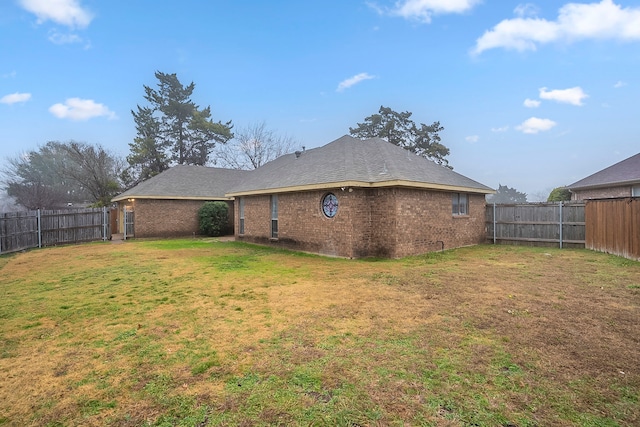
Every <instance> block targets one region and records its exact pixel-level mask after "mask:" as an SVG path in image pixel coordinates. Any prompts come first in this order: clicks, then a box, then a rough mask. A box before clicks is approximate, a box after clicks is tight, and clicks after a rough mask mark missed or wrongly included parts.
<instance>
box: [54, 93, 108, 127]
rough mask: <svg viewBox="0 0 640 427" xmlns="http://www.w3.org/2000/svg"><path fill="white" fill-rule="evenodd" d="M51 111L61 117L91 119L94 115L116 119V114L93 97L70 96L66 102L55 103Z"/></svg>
mask: <svg viewBox="0 0 640 427" xmlns="http://www.w3.org/2000/svg"><path fill="white" fill-rule="evenodd" d="M49 112H50V113H51V114H53V115H54V116H56V117H57V118H59V119H69V120H78V121H79V120H89V119H91V118H94V117H107V118H109V119H115V118H116V114H115V113H114V112H113V111H111V110H109V108H108V107H107V106H106V105H103V104H98V103H96V102H95V101H93V100H92V99H80V98H69V99H67V100H66V101H65V103H64V104H54V105H52V106H51V107H49Z"/></svg>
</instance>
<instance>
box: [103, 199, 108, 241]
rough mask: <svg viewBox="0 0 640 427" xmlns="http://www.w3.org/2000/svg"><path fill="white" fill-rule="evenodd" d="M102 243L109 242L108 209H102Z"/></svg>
mask: <svg viewBox="0 0 640 427" xmlns="http://www.w3.org/2000/svg"><path fill="white" fill-rule="evenodd" d="M102 241H103V242H106V241H107V207H106V206H103V207H102Z"/></svg>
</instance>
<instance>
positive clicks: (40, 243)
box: [38, 209, 42, 248]
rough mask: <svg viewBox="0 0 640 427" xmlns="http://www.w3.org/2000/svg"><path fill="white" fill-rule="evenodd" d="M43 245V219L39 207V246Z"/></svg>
mask: <svg viewBox="0 0 640 427" xmlns="http://www.w3.org/2000/svg"><path fill="white" fill-rule="evenodd" d="M41 247H42V219H41V217H40V209H38V248H41Z"/></svg>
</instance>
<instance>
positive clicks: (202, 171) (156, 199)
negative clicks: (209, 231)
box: [112, 165, 249, 237]
mask: <svg viewBox="0 0 640 427" xmlns="http://www.w3.org/2000/svg"><path fill="white" fill-rule="evenodd" d="M247 173H249V172H248V171H241V170H232V169H222V168H210V167H204V166H187V165H178V166H174V167H172V168H170V169H168V170H166V171H164V172H162V173H160V174H158V175H156V176H154V177H152V178H150V179H148V180H146V181H144V182H141V183H140V184H138V185H136V186H135V187H133V188H131V189H130V190H127V191H125V192H124V193H122V194H120V195H118V196H117V197H114V198H113V199H112V202H114V203H117V206H118V209H117V212H118V218H117V224H118V232H120V233H122V232H123V230H124V211H125V209H128V210H130V211H133V212H134V214H135V231H134V233H133V234H135V236H136V237H176V236H190V235H193V234H194V233H195V234H199V233H200V231H199V224H198V210H199V209H200V208H201V207H202V205H203V204H204V203H205V202H207V201H224V202H226V203H227V204H228V206H229V209H230V210H229V216H230V224H229V226H230V228H231V229H233V218H234V215H233V198H232V197H228V196H226V195H225V193H226V190H227V189H228V188H229V187H230V186H231V185H233V184H235V183H237V182H238V181H240V180H241V179H242V177H244V176H245V175H246V174H247ZM128 233H131V232H130V231H129V232H128Z"/></svg>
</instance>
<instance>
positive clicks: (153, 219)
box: [133, 199, 234, 237]
mask: <svg viewBox="0 0 640 427" xmlns="http://www.w3.org/2000/svg"><path fill="white" fill-rule="evenodd" d="M204 203H205V202H204V201H201V200H158V199H136V200H135V201H134V202H133V210H134V213H135V224H134V228H135V237H180V236H191V235H193V234H194V233H195V234H200V227H199V224H198V210H199V209H200V208H201V207H202V205H203V204H204ZM227 205H228V206H229V225H230V228H231V229H233V217H234V215H233V203H232V202H230V203H227Z"/></svg>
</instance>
